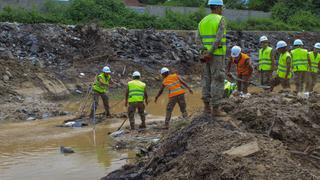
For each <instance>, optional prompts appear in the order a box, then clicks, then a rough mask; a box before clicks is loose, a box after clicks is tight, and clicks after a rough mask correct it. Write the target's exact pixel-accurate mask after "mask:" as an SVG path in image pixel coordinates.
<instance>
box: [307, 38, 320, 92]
mask: <svg viewBox="0 0 320 180" xmlns="http://www.w3.org/2000/svg"><path fill="white" fill-rule="evenodd" d="M309 57H310V61H311V68H310V74H309V76H308V82H307V91H308V92H313V89H314V87H315V85H316V83H317V79H318V72H319V69H320V43H316V44H315V45H314V48H313V51H311V52H309Z"/></svg>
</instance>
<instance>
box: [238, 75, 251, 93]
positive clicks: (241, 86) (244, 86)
mask: <svg viewBox="0 0 320 180" xmlns="http://www.w3.org/2000/svg"><path fill="white" fill-rule="evenodd" d="M238 78H239V79H242V80H247V79H249V76H244V75H238ZM237 86H238V91H242V92H243V93H244V94H247V93H248V87H249V82H244V81H237Z"/></svg>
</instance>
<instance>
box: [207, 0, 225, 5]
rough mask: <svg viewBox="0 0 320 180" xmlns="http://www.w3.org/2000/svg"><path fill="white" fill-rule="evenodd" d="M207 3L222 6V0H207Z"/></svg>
mask: <svg viewBox="0 0 320 180" xmlns="http://www.w3.org/2000/svg"><path fill="white" fill-rule="evenodd" d="M208 5H209V6H210V5H214V6H223V0H209V1H208Z"/></svg>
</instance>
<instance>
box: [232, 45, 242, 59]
mask: <svg viewBox="0 0 320 180" xmlns="http://www.w3.org/2000/svg"><path fill="white" fill-rule="evenodd" d="M240 53H241V47H239V46H233V47H232V49H231V57H238V56H239V55H240Z"/></svg>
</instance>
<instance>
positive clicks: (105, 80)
mask: <svg viewBox="0 0 320 180" xmlns="http://www.w3.org/2000/svg"><path fill="white" fill-rule="evenodd" d="M99 78H100V79H102V82H103V83H105V84H107V86H105V85H102V84H101V83H100V81H99ZM110 79H111V76H110V75H109V76H107V77H106V76H105V74H104V73H101V74H99V75H98V76H97V77H96V81H95V82H94V84H93V90H94V91H96V92H98V93H105V92H107V90H108V86H109V81H110Z"/></svg>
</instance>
